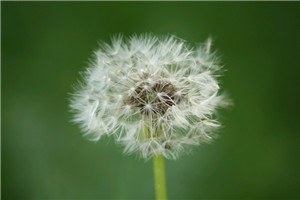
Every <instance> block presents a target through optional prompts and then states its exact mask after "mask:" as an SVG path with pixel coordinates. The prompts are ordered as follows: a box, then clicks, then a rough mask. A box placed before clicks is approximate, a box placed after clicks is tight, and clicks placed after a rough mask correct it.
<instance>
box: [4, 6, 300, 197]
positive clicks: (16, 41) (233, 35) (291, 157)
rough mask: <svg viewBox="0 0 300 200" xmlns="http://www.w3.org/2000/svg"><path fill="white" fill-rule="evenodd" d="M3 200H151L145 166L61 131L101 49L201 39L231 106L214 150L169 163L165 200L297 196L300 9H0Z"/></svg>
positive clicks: (113, 148) (74, 131)
mask: <svg viewBox="0 0 300 200" xmlns="http://www.w3.org/2000/svg"><path fill="white" fill-rule="evenodd" d="M1 6H2V11H1V17H2V22H1V23H2V27H1V28H2V35H1V39H2V47H1V48H2V55H1V56H2V59H1V64H2V145H1V150H2V177H1V179H2V188H1V189H2V194H1V195H2V199H75V198H76V199H96V198H100V199H153V198H154V188H153V176H152V162H151V161H148V162H146V161H143V160H141V159H138V158H137V157H136V156H124V155H123V154H122V147H121V146H119V145H116V144H115V143H114V141H113V140H112V139H110V138H105V139H103V140H101V141H99V142H97V143H93V142H90V141H87V140H86V139H84V138H83V137H82V133H80V130H79V128H78V127H77V125H74V124H72V123H70V119H71V117H72V115H71V114H70V113H69V108H68V104H69V97H70V95H69V94H70V93H71V92H72V91H73V90H72V85H73V86H74V84H75V83H76V81H77V80H78V79H79V78H80V75H79V71H83V70H84V68H85V67H86V66H87V64H88V62H89V59H90V58H91V55H92V53H93V51H94V50H95V49H96V48H97V47H98V42H99V41H109V40H110V38H111V36H113V35H115V34H119V33H122V34H124V35H125V36H129V35H131V34H133V33H145V32H151V33H154V34H157V35H165V34H175V35H177V36H179V37H181V38H184V39H185V40H187V41H189V43H190V44H191V45H197V44H199V43H201V42H203V41H204V40H205V39H206V38H207V37H208V36H212V37H213V38H214V40H215V43H214V45H215V46H214V47H215V49H217V50H218V51H219V53H220V55H221V56H222V60H223V63H224V65H225V67H226V69H227V72H226V75H225V76H224V77H222V78H221V80H222V86H223V88H224V91H227V92H228V93H229V94H230V96H231V98H232V99H233V100H234V103H235V106H234V107H232V108H230V109H227V110H225V111H222V112H221V114H222V119H221V120H222V122H223V124H224V125H225V127H224V128H223V129H222V131H221V132H220V135H221V137H220V138H219V139H218V140H217V141H215V142H214V143H213V144H212V145H204V146H201V147H199V148H194V150H193V152H192V153H191V154H190V155H188V156H185V157H181V158H180V159H179V160H177V161H167V179H168V189H169V191H168V192H169V197H170V199H297V198H299V158H298V156H299V122H300V120H299V113H300V112H299V102H300V99H299V85H300V84H299V78H300V77H299V63H300V60H299V57H300V55H299V52H300V51H299V45H300V42H299V41H300V39H299V37H300V33H299V19H300V16H299V13H300V12H299V8H300V4H299V2H253V3H250V2H1Z"/></svg>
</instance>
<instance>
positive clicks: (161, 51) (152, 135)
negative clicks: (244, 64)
mask: <svg viewBox="0 0 300 200" xmlns="http://www.w3.org/2000/svg"><path fill="white" fill-rule="evenodd" d="M220 69H221V66H220V64H219V60H218V57H217V56H216V55H215V53H213V52H211V40H210V39H208V40H207V41H206V42H205V43H204V44H202V45H200V46H199V47H198V48H195V49H193V48H191V47H189V46H188V45H187V44H186V42H185V41H184V40H182V39H179V38H177V37H175V36H166V37H162V38H158V37H155V36H153V35H141V36H132V37H130V38H128V39H124V40H123V38H122V37H121V36H119V37H115V38H114V39H113V40H112V44H111V45H109V44H102V45H101V47H100V49H99V50H98V51H96V52H95V54H94V61H93V62H92V64H91V65H90V67H89V68H87V70H86V71H85V72H84V80H83V83H82V84H81V85H80V88H79V89H78V91H76V93H75V94H74V95H73V98H72V101H71V108H72V109H73V111H74V113H75V117H74V121H75V122H76V123H78V124H80V126H81V128H82V130H83V131H84V132H85V135H86V136H88V137H89V139H91V140H94V141H97V140H99V139H100V138H101V137H102V136H104V135H108V136H113V137H114V138H115V140H116V141H117V142H118V143H120V144H122V145H124V152H126V153H129V154H131V153H134V152H137V153H139V154H140V155H141V156H142V157H143V158H145V159H149V158H151V157H158V156H161V157H165V158H167V159H176V158H178V157H179V155H181V154H182V153H184V152H188V149H189V147H191V146H195V145H199V144H201V143H208V142H210V141H212V140H213V138H214V137H215V134H214V132H215V130H216V129H217V128H219V127H220V123H219V122H218V121H217V119H216V117H215V113H216V109H217V108H218V107H221V106H224V105H225V104H226V101H224V96H223V95H222V94H220V87H219V83H218V80H217V77H218V76H219V74H220V73H219V72H220ZM160 160H161V159H160ZM160 163H161V162H160ZM158 165H160V164H158Z"/></svg>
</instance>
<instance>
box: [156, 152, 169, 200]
mask: <svg viewBox="0 0 300 200" xmlns="http://www.w3.org/2000/svg"><path fill="white" fill-rule="evenodd" d="M153 169H154V182H155V193H156V199H157V200H167V186H166V175H165V160H164V156H162V155H157V156H154V157H153Z"/></svg>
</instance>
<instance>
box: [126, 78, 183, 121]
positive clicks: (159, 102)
mask: <svg viewBox="0 0 300 200" xmlns="http://www.w3.org/2000/svg"><path fill="white" fill-rule="evenodd" d="M132 90H133V91H134V92H132V93H130V95H129V98H128V101H127V102H129V104H131V105H132V106H133V107H135V108H138V109H139V110H140V112H141V113H142V114H144V115H149V116H150V115H163V114H165V113H166V111H167V110H168V109H169V108H170V107H171V106H174V105H176V104H178V103H180V102H181V100H182V95H181V93H180V92H178V91H177V89H176V87H175V86H174V85H173V84H172V83H170V82H168V81H163V80H159V81H155V82H153V81H151V82H147V81H144V82H142V83H140V84H138V85H137V86H136V87H134V89H132Z"/></svg>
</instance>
